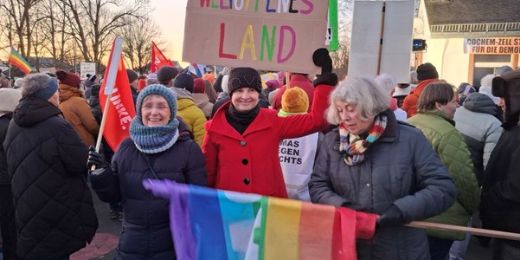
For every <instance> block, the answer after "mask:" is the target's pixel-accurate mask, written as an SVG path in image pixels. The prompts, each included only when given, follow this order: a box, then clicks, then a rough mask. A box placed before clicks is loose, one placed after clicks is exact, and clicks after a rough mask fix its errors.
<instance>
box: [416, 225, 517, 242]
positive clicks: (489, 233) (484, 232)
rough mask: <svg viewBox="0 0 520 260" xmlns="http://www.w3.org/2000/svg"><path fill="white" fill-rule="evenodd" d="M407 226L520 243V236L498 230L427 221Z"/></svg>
mask: <svg viewBox="0 0 520 260" xmlns="http://www.w3.org/2000/svg"><path fill="white" fill-rule="evenodd" d="M406 226H408V227H413V228H422V229H437V230H443V231H459V232H465V233H471V234H473V235H476V236H484V237H494V238H501V239H509V240H518V241H520V234H517V233H511V232H504V231H498V230H490V229H483V228H472V227H463V226H457V225H449V224H441V223H431V222H425V221H412V222H410V223H408V224H406Z"/></svg>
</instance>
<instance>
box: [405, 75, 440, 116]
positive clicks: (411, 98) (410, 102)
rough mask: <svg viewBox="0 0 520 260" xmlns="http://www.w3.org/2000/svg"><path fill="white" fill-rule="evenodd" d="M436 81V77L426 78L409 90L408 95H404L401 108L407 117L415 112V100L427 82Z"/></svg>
mask: <svg viewBox="0 0 520 260" xmlns="http://www.w3.org/2000/svg"><path fill="white" fill-rule="evenodd" d="M434 81H437V79H426V80H423V81H421V82H419V84H417V87H416V88H415V89H414V90H412V92H410V95H408V96H406V97H405V98H404V101H403V110H404V111H406V114H407V115H408V118H410V117H412V116H414V115H415V114H417V101H418V100H419V96H421V93H422V91H423V90H424V88H426V86H428V84H430V83H432V82H434Z"/></svg>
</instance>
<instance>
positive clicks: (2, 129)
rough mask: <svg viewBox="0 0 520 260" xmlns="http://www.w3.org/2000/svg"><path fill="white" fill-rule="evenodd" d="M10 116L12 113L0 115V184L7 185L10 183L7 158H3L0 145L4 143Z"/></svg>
mask: <svg viewBox="0 0 520 260" xmlns="http://www.w3.org/2000/svg"><path fill="white" fill-rule="evenodd" d="M11 117H12V113H9V114H5V115H3V116H0V185H9V184H10V183H11V178H10V177H9V174H8V173H7V160H6V159H5V151H4V147H3V146H1V145H2V144H3V143H4V140H5V135H6V134H7V127H8V126H9V121H11Z"/></svg>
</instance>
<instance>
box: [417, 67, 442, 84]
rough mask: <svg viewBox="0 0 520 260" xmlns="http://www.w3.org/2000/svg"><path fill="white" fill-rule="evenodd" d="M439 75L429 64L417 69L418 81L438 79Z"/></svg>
mask: <svg viewBox="0 0 520 260" xmlns="http://www.w3.org/2000/svg"><path fill="white" fill-rule="evenodd" d="M438 78H439V73H437V69H436V68H435V66H433V64H431V63H429V62H427V63H424V64H421V65H419V67H417V80H419V81H422V80H427V79H438Z"/></svg>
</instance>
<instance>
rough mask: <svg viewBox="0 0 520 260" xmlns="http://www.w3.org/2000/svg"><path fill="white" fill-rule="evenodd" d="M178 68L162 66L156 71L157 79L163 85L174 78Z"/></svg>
mask: <svg viewBox="0 0 520 260" xmlns="http://www.w3.org/2000/svg"><path fill="white" fill-rule="evenodd" d="M177 74H179V70H178V69H177V68H174V67H172V66H164V67H162V68H161V69H159V71H158V72H157V80H158V81H159V83H161V84H163V85H168V84H169V83H170V81H171V80H172V79H174V78H175V77H176V76H177Z"/></svg>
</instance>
